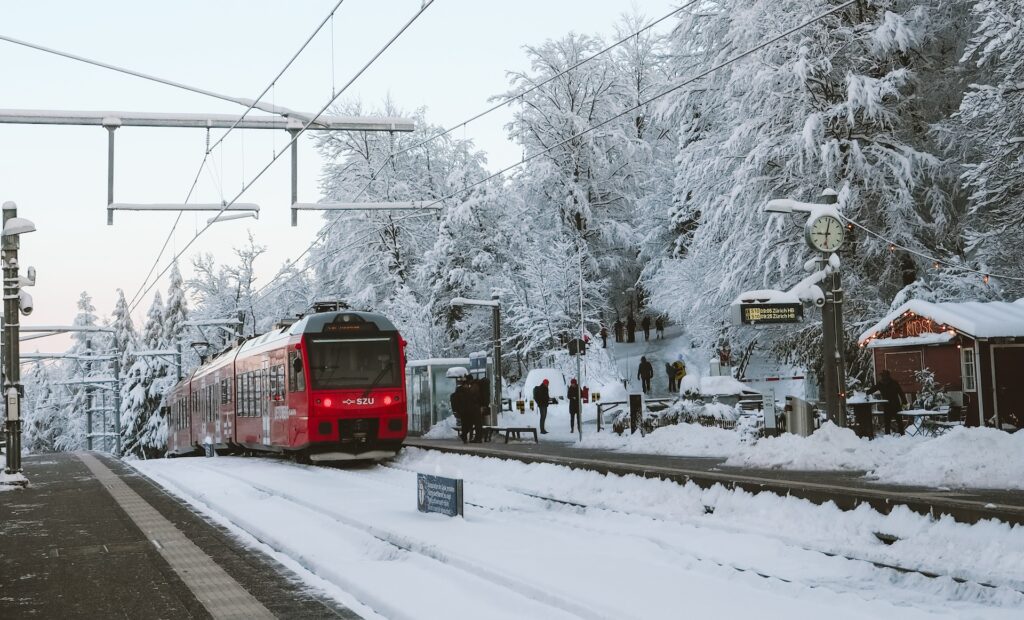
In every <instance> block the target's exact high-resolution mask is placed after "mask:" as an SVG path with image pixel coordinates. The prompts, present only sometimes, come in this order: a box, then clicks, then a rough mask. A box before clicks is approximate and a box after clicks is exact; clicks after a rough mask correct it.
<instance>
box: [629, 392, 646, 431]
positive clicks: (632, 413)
mask: <svg viewBox="0 0 1024 620" xmlns="http://www.w3.org/2000/svg"><path fill="white" fill-rule="evenodd" d="M643 412H644V396H643V394H630V395H629V432H630V433H635V432H636V431H637V429H638V428H640V424H641V418H642V417H643Z"/></svg>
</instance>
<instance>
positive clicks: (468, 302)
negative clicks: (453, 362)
mask: <svg viewBox="0 0 1024 620" xmlns="http://www.w3.org/2000/svg"><path fill="white" fill-rule="evenodd" d="M451 305H452V306H484V307H489V308H491V312H492V314H491V338H492V339H493V340H494V353H493V355H494V372H493V375H494V376H493V377H492V379H491V419H490V420H489V421H488V422H489V424H490V425H492V426H493V425H495V424H497V423H498V412H499V411H501V307H500V304H499V295H498V293H493V294H492V295H491V298H490V299H467V298H465V297H456V298H455V299H452V301H451Z"/></svg>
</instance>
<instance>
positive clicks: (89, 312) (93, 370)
mask: <svg viewBox="0 0 1024 620" xmlns="http://www.w3.org/2000/svg"><path fill="white" fill-rule="evenodd" d="M77 306H78V314H76V315H75V318H74V320H73V321H72V325H74V326H75V327H96V326H97V325H96V308H95V307H94V306H93V305H92V297H90V296H89V294H88V293H86V292H84V291H83V292H82V294H81V295H80V296H79V298H78V304H77ZM71 340H72V342H73V344H72V346H71V348H70V349H68V351H67V352H68V353H70V354H71V355H75V356H86V357H88V356H91V355H95V354H97V353H100V352H103V350H104V349H105V348H107V347H106V346H105V345H106V344H107V340H108V339H107V338H105V337H103V336H101V335H97V333H95V332H88V331H84V332H73V333H72V334H71ZM65 366H66V367H67V371H66V373H65V380H66V381H69V382H76V381H77V382H81V381H83V380H86V379H88V378H90V377H96V376H104V375H106V368H105V365H102V364H98V363H96V362H92V361H88V360H85V361H82V360H74V359H72V360H69V361H68V362H67V363H66V364H65ZM96 389H97V388H96V387H95V386H90V385H89V384H82V383H71V384H69V385H68V386H66V390H67V393H68V398H65V399H62V402H63V406H62V408H61V410H60V412H59V414H58V417H57V433H56V435H55V440H54V444H55V447H56V448H57V449H58V450H80V449H83V448H85V447H86V432H87V430H88V415H89V413H88V410H89V409H95V408H96V406H97V404H98V400H99V399H98V398H97V397H96V395H95V391H96ZM94 430H98V429H94Z"/></svg>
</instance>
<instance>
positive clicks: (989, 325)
mask: <svg viewBox="0 0 1024 620" xmlns="http://www.w3.org/2000/svg"><path fill="white" fill-rule="evenodd" d="M907 312H913V313H914V314H917V315H920V316H923V317H926V318H929V319H931V320H933V321H935V322H936V323H939V324H941V325H946V326H948V327H951V328H953V329H955V330H957V331H959V332H962V333H964V334H967V335H968V336H973V337H975V338H999V337H1024V299H1018V300H1017V301H1015V302H1012V303H1011V302H1006V301H989V302H979V301H965V302H942V303H934V302H930V301H923V300H920V299H911V300H910V301H908V302H907V303H905V304H903V305H902V306H900V307H899V308H897V309H896V310H894V311H893V312H891V313H889V314H888V315H886V316H885V318H883V319H882V320H880V321H879V322H877V323H875V324H874V325H873V326H871V328H870V329H868V330H866V331H865V332H864V333H862V334H861V335H860V338H858V339H857V340H858V342H860V343H861V344H863V343H864V341H865V340H867V339H869V338H871V337H873V336H875V335H877V334H881V333H883V332H884V331H885V330H886V329H888V328H889V324H890V323H892V322H893V321H895V320H896V319H898V318H899V317H901V316H903V315H904V314H905V313H907ZM905 340H906V339H904V341H905Z"/></svg>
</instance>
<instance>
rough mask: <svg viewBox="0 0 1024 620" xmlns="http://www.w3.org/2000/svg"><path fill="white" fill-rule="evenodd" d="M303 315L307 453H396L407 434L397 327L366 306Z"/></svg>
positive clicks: (329, 456) (344, 456) (346, 456)
mask: <svg viewBox="0 0 1024 620" xmlns="http://www.w3.org/2000/svg"><path fill="white" fill-rule="evenodd" d="M303 322H304V323H305V325H304V326H303V327H302V340H301V343H300V344H299V349H300V350H301V353H302V362H303V363H302V365H303V366H304V367H305V368H307V369H309V372H308V377H306V378H305V381H304V382H305V383H306V384H307V386H308V388H307V389H308V392H307V393H306V401H307V403H306V407H307V411H308V426H307V428H308V433H309V435H308V436H309V448H308V453H309V458H310V459H311V460H314V461H339V460H356V459H374V460H379V459H386V458H391V457H393V456H395V455H396V454H397V453H398V451H399V450H400V449H401V447H402V442H403V441H404V440H405V437H406V433H407V425H406V410H405V353H404V346H405V343H404V341H403V340H402V338H401V336H400V335H399V333H398V330H397V329H395V326H394V325H393V324H392V323H391V322H390V321H389V320H387V319H386V318H384V317H383V316H381V315H379V314H373V313H367V312H350V311H342V312H325V313H319V314H314V315H310V316H308V317H306V318H305V319H303Z"/></svg>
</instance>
